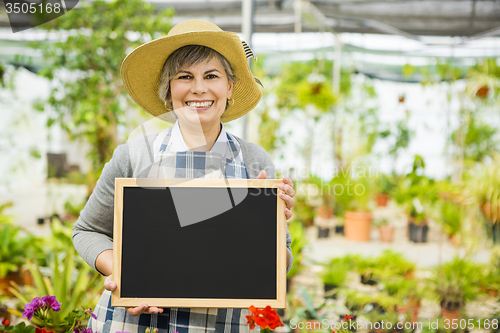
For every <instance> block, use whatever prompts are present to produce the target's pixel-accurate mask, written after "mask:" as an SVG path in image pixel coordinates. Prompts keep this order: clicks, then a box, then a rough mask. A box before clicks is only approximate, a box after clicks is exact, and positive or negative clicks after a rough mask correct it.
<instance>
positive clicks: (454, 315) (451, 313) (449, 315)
mask: <svg viewBox="0 0 500 333" xmlns="http://www.w3.org/2000/svg"><path fill="white" fill-rule="evenodd" d="M441 317H443V319H445V320H446V319H449V320H450V322H452V321H453V319H456V320H457V321H460V309H452V310H448V309H446V308H444V307H441Z"/></svg>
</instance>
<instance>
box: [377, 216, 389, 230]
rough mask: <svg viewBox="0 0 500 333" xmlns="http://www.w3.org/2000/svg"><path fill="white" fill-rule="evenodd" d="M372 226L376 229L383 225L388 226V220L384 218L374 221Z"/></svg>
mask: <svg viewBox="0 0 500 333" xmlns="http://www.w3.org/2000/svg"><path fill="white" fill-rule="evenodd" d="M373 225H374V226H375V227H377V228H378V227H381V226H384V225H389V219H388V218H386V217H383V218H377V219H374V220H373Z"/></svg>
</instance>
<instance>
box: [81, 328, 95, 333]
mask: <svg viewBox="0 0 500 333" xmlns="http://www.w3.org/2000/svg"><path fill="white" fill-rule="evenodd" d="M82 333H93V332H92V329H91V328H90V327H87V328H84V329H83V330H82Z"/></svg>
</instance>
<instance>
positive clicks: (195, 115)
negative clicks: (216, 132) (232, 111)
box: [170, 58, 233, 131]
mask: <svg viewBox="0 0 500 333" xmlns="http://www.w3.org/2000/svg"><path fill="white" fill-rule="evenodd" d="M232 93H233V83H232V82H230V81H229V80H228V78H227V74H226V71H225V69H224V67H223V66H222V65H221V64H220V63H219V61H218V60H217V59H215V58H212V59H210V60H207V61H205V62H201V63H199V64H195V65H192V66H188V67H181V68H180V69H179V70H178V72H177V73H176V75H175V76H174V77H173V79H172V80H171V81H170V101H171V103H172V106H173V108H174V110H175V112H176V114H177V116H178V118H179V123H180V125H181V128H182V127H183V126H186V127H193V126H197V127H199V125H200V124H201V126H202V128H203V130H204V131H207V130H210V129H212V128H219V126H220V125H219V123H220V117H221V116H222V114H223V113H224V110H225V108H226V102H227V100H228V99H229V98H231V95H232Z"/></svg>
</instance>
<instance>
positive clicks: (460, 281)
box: [429, 257, 484, 307]
mask: <svg viewBox="0 0 500 333" xmlns="http://www.w3.org/2000/svg"><path fill="white" fill-rule="evenodd" d="M483 269H484V267H483V266H482V265H480V264H477V263H474V262H473V261H471V260H469V259H467V258H459V257H455V258H454V259H453V260H451V261H449V262H447V263H444V264H442V265H440V266H438V267H436V268H435V269H434V271H433V276H432V278H430V280H429V284H430V287H431V290H432V291H433V292H434V295H435V296H436V297H437V298H438V299H439V300H440V301H441V302H442V306H444V307H449V306H457V305H458V306H459V307H462V306H463V305H464V304H466V303H467V302H469V301H474V300H476V299H477V298H478V297H479V295H480V294H481V292H480V288H479V286H480V281H481V277H480V274H478V272H481V271H483Z"/></svg>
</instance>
